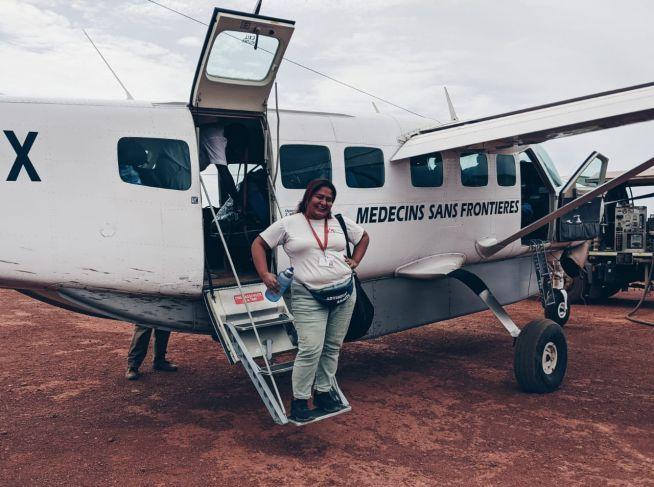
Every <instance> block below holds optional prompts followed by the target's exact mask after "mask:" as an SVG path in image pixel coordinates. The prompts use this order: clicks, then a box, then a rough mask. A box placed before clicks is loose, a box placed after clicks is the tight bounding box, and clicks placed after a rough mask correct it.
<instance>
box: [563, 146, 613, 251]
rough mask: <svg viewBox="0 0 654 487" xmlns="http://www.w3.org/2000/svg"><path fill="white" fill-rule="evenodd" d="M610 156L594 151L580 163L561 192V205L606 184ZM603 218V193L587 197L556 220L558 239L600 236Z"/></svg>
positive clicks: (571, 239)
mask: <svg viewBox="0 0 654 487" xmlns="http://www.w3.org/2000/svg"><path fill="white" fill-rule="evenodd" d="M608 162H609V160H608V158H607V157H606V156H604V155H602V154H600V153H599V152H592V153H591V154H590V155H589V156H588V157H587V158H586V160H585V161H584V162H583V163H582V164H581V166H579V169H577V170H576V171H575V173H574V174H573V175H572V177H571V178H570V179H569V180H568V182H567V183H566V184H565V185H564V186H563V188H562V189H561V191H560V193H559V201H558V203H559V205H558V207H559V208H562V207H563V206H564V205H567V204H568V203H570V202H571V201H574V200H576V199H577V198H579V197H580V196H583V195H584V194H586V193H588V192H589V191H592V190H593V189H595V188H597V187H598V186H601V185H602V184H604V179H605V178H606V167H607V165H608ZM601 218H602V196H601V195H598V196H597V197H595V198H593V199H591V200H589V201H587V202H586V203H584V204H583V205H581V206H579V207H578V208H575V209H574V210H572V211H570V212H569V213H566V214H565V215H563V216H561V217H560V218H559V219H558V220H557V226H556V232H557V234H556V238H557V240H558V241H559V242H575V241H579V240H591V239H593V238H595V237H597V236H599V232H600V220H601Z"/></svg>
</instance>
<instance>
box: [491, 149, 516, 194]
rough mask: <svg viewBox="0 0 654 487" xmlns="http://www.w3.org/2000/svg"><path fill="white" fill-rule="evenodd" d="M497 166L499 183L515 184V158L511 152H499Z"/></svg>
mask: <svg viewBox="0 0 654 487" xmlns="http://www.w3.org/2000/svg"><path fill="white" fill-rule="evenodd" d="M495 167H496V168H497V184H499V185H500V186H515V180H516V171H515V158H514V157H513V156H512V155H511V154H497V156H496V157H495Z"/></svg>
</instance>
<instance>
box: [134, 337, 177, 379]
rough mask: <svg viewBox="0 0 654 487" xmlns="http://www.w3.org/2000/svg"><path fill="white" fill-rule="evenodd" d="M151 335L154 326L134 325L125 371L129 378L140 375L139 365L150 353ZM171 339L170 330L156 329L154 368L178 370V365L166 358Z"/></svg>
mask: <svg viewBox="0 0 654 487" xmlns="http://www.w3.org/2000/svg"><path fill="white" fill-rule="evenodd" d="M151 335H152V328H148V327H146V326H139V325H134V336H132V342H131V343H130V345H129V352H128V353H127V372H126V373H125V378H126V379H127V380H136V379H138V378H139V377H140V375H141V374H140V373H139V367H140V366H141V364H142V363H143V360H144V359H145V356H146V355H147V353H148V345H149V344H150V336H151ZM169 339H170V332H169V331H166V330H157V329H155V330H154V361H153V364H152V368H153V369H154V370H160V371H162V372H177V365H175V364H174V363H172V362H169V361H168V360H166V350H167V349H168V340H169Z"/></svg>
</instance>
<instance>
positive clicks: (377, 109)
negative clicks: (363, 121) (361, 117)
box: [370, 101, 381, 113]
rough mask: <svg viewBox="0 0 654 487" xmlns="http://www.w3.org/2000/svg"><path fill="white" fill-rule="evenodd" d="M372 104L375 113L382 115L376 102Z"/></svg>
mask: <svg viewBox="0 0 654 487" xmlns="http://www.w3.org/2000/svg"><path fill="white" fill-rule="evenodd" d="M370 103H372V107H373V108H374V109H375V113H381V112H380V111H379V108H378V107H377V104H376V103H375V102H374V101H371V102H370Z"/></svg>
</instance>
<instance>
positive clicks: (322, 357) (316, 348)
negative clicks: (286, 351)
mask: <svg viewBox="0 0 654 487" xmlns="http://www.w3.org/2000/svg"><path fill="white" fill-rule="evenodd" d="M335 199H336V188H335V187H334V185H333V184H332V183H331V182H330V181H328V180H326V179H314V180H313V181H311V182H309V184H308V185H307V189H306V191H305V192H304V196H303V197H302V201H301V202H300V204H299V205H298V207H297V212H296V213H295V214H293V215H290V216H287V217H285V218H282V219H281V220H277V221H276V222H275V223H273V224H272V225H270V226H269V227H268V228H267V229H266V230H264V231H263V232H261V234H260V235H259V236H258V237H257V238H256V239H255V241H254V242H253V243H252V258H253V260H254V265H255V267H256V270H257V273H258V274H259V277H260V278H261V280H262V281H263V282H264V283H265V285H266V286H267V287H268V288H269V289H272V290H273V291H276V290H278V289H279V284H278V282H277V276H275V275H274V274H272V273H270V272H268V267H267V263H266V251H267V250H270V249H273V248H275V247H277V246H278V245H283V247H284V251H285V252H286V253H287V254H288V256H289V258H290V260H291V265H292V266H293V268H294V271H295V277H294V281H293V284H292V285H291V292H292V309H293V315H294V316H295V327H296V330H297V334H298V352H297V356H296V358H295V363H294V365H293V378H292V382H293V401H292V403H291V417H292V418H293V419H295V420H297V421H309V420H311V419H312V418H313V413H312V410H310V409H309V405H308V400H309V398H311V389H312V387H313V388H314V389H315V396H314V400H313V402H314V405H315V406H317V407H318V408H320V409H322V410H323V411H325V412H336V411H338V410H339V409H341V407H342V405H341V403H340V400H339V399H338V396H337V395H336V394H335V393H334V392H335V391H334V390H333V387H332V386H333V384H334V377H335V375H336V369H337V366H338V355H339V352H340V349H341V345H342V344H343V340H344V338H345V335H346V333H347V329H348V326H349V323H350V319H351V317H352V311H353V309H354V304H355V301H356V290H355V288H354V286H353V279H352V273H353V270H354V269H355V268H356V267H357V266H358V265H359V262H361V259H363V256H364V255H365V253H366V250H367V248H368V243H369V238H368V234H367V232H366V231H365V230H364V229H363V228H362V227H360V226H359V225H357V224H356V223H355V222H353V221H352V220H350V219H349V218H344V221H345V225H346V229H347V234H348V236H349V239H350V241H351V242H352V243H353V244H354V252H353V254H352V258H351V259H348V258H347V257H346V256H345V255H344V254H345V246H346V242H345V235H343V231H342V229H341V226H340V224H339V223H338V220H337V219H336V218H333V217H332V214H331V208H332V204H333V203H334V200H335ZM330 296H331V297H332V298H334V297H338V298H339V299H338V301H337V303H338V304H333V301H332V303H331V304H323V302H322V301H321V300H322V299H324V298H329V297H330Z"/></svg>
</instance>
